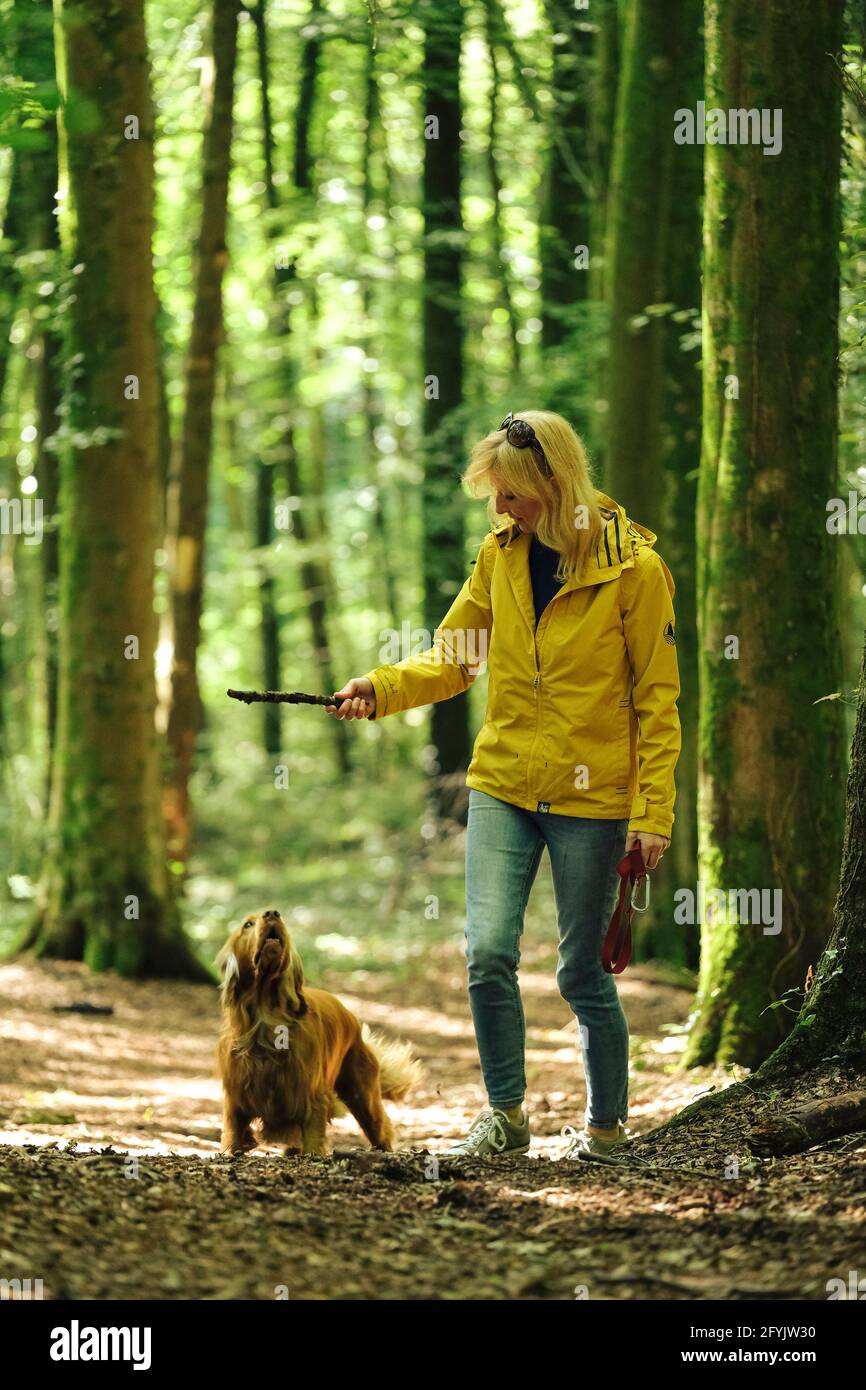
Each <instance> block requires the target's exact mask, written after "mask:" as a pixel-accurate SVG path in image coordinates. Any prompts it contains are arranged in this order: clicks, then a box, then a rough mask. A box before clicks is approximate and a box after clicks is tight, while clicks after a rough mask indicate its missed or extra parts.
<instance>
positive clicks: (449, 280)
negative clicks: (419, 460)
mask: <svg viewBox="0 0 866 1390" xmlns="http://www.w3.org/2000/svg"><path fill="white" fill-rule="evenodd" d="M419 18H420V19H421V22H422V23H423V25H424V54H423V60H422V73H421V79H422V91H423V97H422V99H423V112H422V120H423V121H424V123H425V139H424V179H423V195H422V197H423V213H424V272H423V274H424V283H423V311H422V323H423V354H424V360H423V372H424V397H425V399H424V415H423V430H424V481H423V484H422V525H423V550H422V565H423V574H424V623H425V626H426V628H427V629H428V631H430V632H431V633H433V632H435V630H436V627H437V625H438V623H439V622H441V619H442V615H443V613H445V612H446V611H447V609H448V607H449V605H450V604H451V601H452V599H453V598H454V596H455V595H456V594H457V593H458V592H459V590H460V588H461V586H462V584H463V581H464V579H465V575H466V556H465V554H464V532H463V512H462V498H461V495H460V486H459V481H460V472H461V463H462V459H463V415H462V410H461V407H462V404H463V299H462V265H463V247H464V241H465V232H464V230H463V219H462V215H461V158H460V129H461V125H462V114H461V100H460V50H461V42H462V36H463V10H462V6H461V3H460V0H427V3H425V5H424V7H423V10H420V9H419ZM498 423H499V422H498V421H494V422H493V426H492V427H495V425H496V424H498ZM431 742H432V744H433V747H434V749H435V758H436V766H435V769H434V782H433V785H434V788H435V794H436V799H437V804H438V809H439V812H440V814H442V815H445V816H449V815H451V814H452V813H454V812H455V794H456V784H457V782H458V781H460V782H462V777H461V776H460V774H461V773H462V772H463V771H464V770H465V768H466V767H467V766H468V762H469V718H468V709H467V701H466V696H465V695H458V696H457V697H456V698H455V699H453V700H443V701H441V702H440V703H439V704H436V705H434V706H433V711H432V716H431ZM457 814H458V815H459V814H462V807H461V810H460V812H458V813H457Z"/></svg>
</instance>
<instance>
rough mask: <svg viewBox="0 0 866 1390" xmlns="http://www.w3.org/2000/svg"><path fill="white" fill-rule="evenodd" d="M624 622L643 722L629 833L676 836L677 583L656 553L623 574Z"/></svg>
mask: <svg viewBox="0 0 866 1390" xmlns="http://www.w3.org/2000/svg"><path fill="white" fill-rule="evenodd" d="M623 581H624V583H623V588H622V597H621V603H622V619H623V631H624V633H625V642H626V647H627V649H628V655H629V661H630V663H631V668H632V674H633V677H634V685H633V689H632V701H633V703H634V708H635V711H636V713H637V717H638V720H639V723H640V730H639V733H638V787H637V793H636V795H635V797H634V799H633V801H632V804H631V814H630V817H629V823H628V828H629V830H630V831H641V830H646V831H648V832H649V833H651V834H654V835H667V836H669V835H670V833H671V827H672V825H673V821H674V798H675V796H676V789H675V785H674V769H675V767H676V764H677V758H678V757H679V753H680V748H681V745H682V733H681V729H680V720H679V714H678V712H677V703H676V702H677V699H678V697H679V694H680V678H679V669H678V666H677V649H676V646H675V645H674V638H675V629H674V608H673V602H672V599H673V595H674V589H675V585H674V581H673V579H672V577H671V573H670V570H669V569H668V567H667V565H666V564H665V563H664V561H663V560H662V559H661V557H660V556H659V555H656V553H655V551H653V550H650V549H648V548H647V549H644V550H640V551H638V553H637V555H636V557H635V564H634V568H633V569H631V570H626V571H625V572H624V574H623Z"/></svg>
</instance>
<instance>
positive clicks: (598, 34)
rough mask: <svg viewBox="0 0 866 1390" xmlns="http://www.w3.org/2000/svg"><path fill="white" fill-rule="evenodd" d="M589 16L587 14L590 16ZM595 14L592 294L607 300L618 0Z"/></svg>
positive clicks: (598, 5) (602, 3)
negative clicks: (608, 201)
mask: <svg viewBox="0 0 866 1390" xmlns="http://www.w3.org/2000/svg"><path fill="white" fill-rule="evenodd" d="M589 13H590V12H589V11H587V14H589ZM591 14H592V19H593V22H594V24H595V29H594V33H593V41H592V76H591V85H590V101H589V171H590V177H591V179H592V199H591V201H590V209H589V225H590V232H589V291H590V294H591V296H592V298H593V299H597V300H603V299H604V292H605V278H604V257H605V231H606V225H607V198H608V185H609V183H610V162H611V156H612V153H613V141H612V136H613V130H614V123H615V121H616V89H617V77H618V72H619V16H618V13H617V0H593V8H592V12H591Z"/></svg>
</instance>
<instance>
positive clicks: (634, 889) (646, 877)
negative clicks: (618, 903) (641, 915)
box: [629, 874, 650, 912]
mask: <svg viewBox="0 0 866 1390" xmlns="http://www.w3.org/2000/svg"><path fill="white" fill-rule="evenodd" d="M641 883H645V884H646V902H645V903H644V905H643V907H638V905H637V903H636V902H635V900H634V895H635V893H636V892H637V890H638V888H639V887H640V885H641ZM629 902H630V903H631V906H632V907H633V908H634V910H635V912H646V910H647V908H648V907H649V905H650V881H649V874H644V876H643V878H639V879H636V880H635V882H634V883H633V884H632V889H631V897H630V898H629Z"/></svg>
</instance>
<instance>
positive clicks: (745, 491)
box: [686, 0, 866, 1067]
mask: <svg viewBox="0 0 866 1390" xmlns="http://www.w3.org/2000/svg"><path fill="white" fill-rule="evenodd" d="M841 41H842V0H828V3H827V4H826V5H821V6H808V5H807V6H803V5H800V4H798V3H797V2H796V0H784V3H777V4H776V5H775V6H773V7H771V8H769V9H766V10H765V9H763V8H761V7H756V6H754V5H752V4H751V3H750V0H725V3H721V0H710V4H709V6H708V10H707V98H706V100H707V109H708V111H709V110H710V109H711V108H716V107H718V108H721V109H722V110H723V111H725V112H727V111H728V110H730V109H733V108H746V109H748V108H757V109H759V110H760V109H762V108H767V109H768V110H769V111H770V112H772V111H773V110H775V109H776V108H777V107H778V108H781V109H782V111H783V113H784V130H783V145H782V151H781V152H780V153H777V154H775V155H772V154H770V155H766V154H765V153H764V152H763V149H762V146H761V145H760V144H725V145H722V144H709V143H708V144H707V148H706V184H705V189H706V210H705V219H706V234H705V243H704V248H705V261H704V416H703V447H702V462H701V478H700V483H699V519H698V523H699V524H698V544H699V551H698V610H699V614H698V622H699V633H700V664H701V706H702V707H701V724H700V731H699V738H700V754H701V766H700V826H699V838H700V853H699V874H698V876H699V879H700V880H701V881H702V882H703V884H704V887H705V889H706V890H707V891H709V890H711V889H717V888H720V889H723V891H725V893H727V892H728V891H729V889H731V888H738V889H743V888H747V889H748V888H764V887H766V886H767V885H768V884H769V886H770V889H771V891H773V892H776V893H778V894H780V895H781V905H782V913H781V931H780V932H779V933H778V934H765V932H764V930H763V929H762V926H760V925H748V924H745V923H740V922H738V921H737V920H736V919H737V918H738V916H739V913H738V912H734V913H729V914H728V917H727V921H728V923H730V924H729V925H716V926H712V925H710V924H704V926H703V931H702V965H701V981H700V993H699V1009H700V1012H699V1016H698V1019H697V1022H696V1025H695V1027H694V1029H693V1032H692V1035H691V1038H690V1042H689V1047H688V1051H687V1056H686V1060H687V1061H688V1062H690V1063H696V1062H700V1063H712V1062H714V1061H715V1062H718V1063H726V1062H732V1061H733V1062H739V1063H742V1064H744V1065H747V1066H750V1067H754V1066H756V1065H757V1064H758V1063H759V1062H761V1060H762V1059H763V1058H765V1057H766V1056H767V1054H768V1053H770V1052H771V1051H772V1050H773V1048H774V1047H775V1046H776V1045H777V1044H778V1042H779V1040H780V1038H781V1037H783V1036H784V1034H785V1033H786V1032H787V1029H788V1027H789V1023H790V1020H791V1018H792V1015H791V1014H789V1013H787V1012H786V1010H785V1009H784V1008H783V1007H773V1008H769V1009H768V1006H770V1005H774V1004H776V1003H777V1001H778V1000H779V999H780V998H781V996H782V995H783V994H784V993H785V991H787V990H795V991H797V992H799V991H802V989H803V986H804V981H805V978H806V972H807V967H808V966H809V965H810V964H812V963H814V962H815V961H816V960H817V958H818V956H819V954H820V952H821V950H822V948H823V946H824V943H825V942H826V940H827V936H828V932H829V930H830V925H831V909H830V903H831V901H832V895H833V889H834V885H835V882H836V875H837V868H838V861H837V854H838V848H837V846H838V843H839V835H840V831H841V824H840V810H841V807H840V798H841V789H842V771H843V767H842V758H843V731H842V721H841V717H840V707H839V704H838V702H837V701H835V700H829V701H825V700H823V698H822V697H824V696H826V695H828V694H831V693H832V692H835V691H837V690H838V689H839V675H840V672H839V651H840V641H839V631H838V613H839V608H838V592H837V582H836V581H837V546H838V539H837V538H835V537H833V536H831V535H828V533H827V529H826V516H827V514H826V500H827V498H828V497H832V496H834V495H835V491H836V486H837V482H836V381H835V375H836V349H837V313H838V261H837V257H838V239H839V155H840V84H839V79H838V75H837V72H836V68H835V66H834V61H833V57H832V55H834V54H836V53H838V51H839V49H840V45H841ZM807 53H811V54H812V55H813V62H812V63H810V64H808V65H807V64H804V62H803V55H804V54H807ZM792 226H796V228H797V254H796V255H795V256H792V255H791V227H792ZM804 576H808V578H807V579H805V580H804ZM818 702H820V703H818ZM861 718H862V709H861ZM859 771H860V775H861V777H862V762H861V765H860V769H859ZM855 773H856V769H855ZM853 775H855V774H852V776H853ZM849 785H850V786H853V787H854V788H855V789H856V788H857V786H858V784H857V782H856V778H855V781H854V782H853V783H851V784H849ZM859 785H860V786H862V783H860V784H859ZM857 816H858V813H857V810H856V807H855V808H853V809H852V808H850V806H849V834H850V831H851V824H852V822H855V821H857ZM858 828H859V832H860V833H859V837H858V838H857V839H856V840H855V842H854V846H856V848H854V846H852V845H851V844H850V842H849V845H848V854H849V856H850V854H851V852H852V850H853V852H855V853H856V854H857V855H858V856H859V855H861V854H862V843H863V840H862V831H863V825H862V817H860V818H859V822H858ZM847 868H848V873H849V876H850V877H849V881H848V884H847V888H846V890H845V891H846V894H848V895H852V896H853V895H854V894H855V892H856V888H855V883H856V874H855V873H853V871H852V866H851V862H850V858H849V860H848V864H847ZM860 888H861V893H860V903H859V906H860V908H861V910H862V908H863V906H864V900H863V895H862V883H861V885H860ZM840 905H841V898H840ZM849 912H850V909H849V908H847V907H844V908H841V907H840V917H839V922H838V923H837V937H838V935H839V931H840V926H841V929H842V931H843V933H844V931H845V930H846V929H850V928H851V927H852V926H854V925H855V923H856V930H857V932H859V933H860V940H861V942H862V939H863V934H862V930H861V928H862V921H863V918H862V915H861V916H860V917H856V916H850V915H848V914H849ZM732 918H733V921H732V920H731V919H732ZM843 947H844V935H843V937H842V943H841V945H839V946H837V947H836V948H835V949H836V952H837V954H838V953H839V952H840V950H842V949H843ZM855 950H856V948H855ZM859 950H860V953H861V954H860V975H859V978H858V971H857V967H856V964H853V962H854V961H855V960H856V955H855V956H853V957H851V958H850V959H849V977H848V981H847V986H846V996H845V998H844V1000H843V999H840V998H839V996H838V992H837V988H836V983H835V982H836V979H837V974H836V969H835V968H831V969H829V970H827V972H826V974H825V977H824V983H823V984H822V986H821V989H820V991H819V990H818V989H816V990H815V991H814V992H813V995H811V996H810V997H809V1000H808V1001H807V1008H806V1012H805V1015H804V1019H803V1020H801V1023H800V1025H799V1028H798V1031H799V1032H800V1033H801V1034H802V1033H803V1031H804V1028H806V1026H807V1018H808V1015H809V1013H811V1012H814V1008H815V1003H816V1001H817V998H818V996H819V994H820V1003H821V1004H822V1005H823V1015H819V1016H822V1018H823V1021H824V1023H826V1022H827V1021H828V1015H830V1014H831V1013H832V1012H833V1011H834V1010H836V1009H838V1010H840V1013H839V1021H840V1022H841V1021H843V1020H844V1019H845V1018H846V1017H847V1018H851V1017H853V1016H854V1015H855V1014H857V1013H858V1012H859V1013H860V1014H861V1015H862V1000H863V998H864V997H866V996H864V993H863V983H864V981H863V977H862V952H863V947H862V944H861V945H860V947H859ZM826 961H827V957H825V962H826ZM825 968H826V967H825ZM855 990H860V991H861V992H860V1003H859V1004H855V1003H852V993H853V991H855ZM810 1003H811V1005H812V1007H811V1009H809V1007H808V1005H809V1004H810ZM808 1026H811V1025H808ZM860 1026H861V1027H862V1024H861V1025H860Z"/></svg>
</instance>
